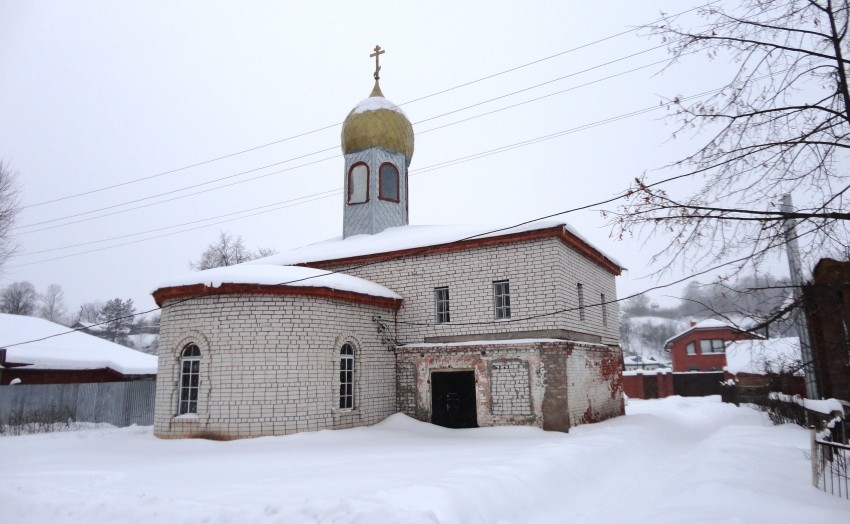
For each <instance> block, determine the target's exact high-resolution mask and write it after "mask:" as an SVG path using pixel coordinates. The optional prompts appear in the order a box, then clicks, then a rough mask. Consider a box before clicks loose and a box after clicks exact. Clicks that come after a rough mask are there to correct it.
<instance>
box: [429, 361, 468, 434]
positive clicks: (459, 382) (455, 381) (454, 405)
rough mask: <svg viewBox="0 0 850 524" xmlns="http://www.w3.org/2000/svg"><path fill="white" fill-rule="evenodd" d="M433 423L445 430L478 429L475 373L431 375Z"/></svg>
mask: <svg viewBox="0 0 850 524" xmlns="http://www.w3.org/2000/svg"><path fill="white" fill-rule="evenodd" d="M431 422H432V423H433V424H436V425H438V426H443V427H444V428H477V427H478V417H477V414H476V412H475V373H474V372H473V371H440V372H434V373H431Z"/></svg>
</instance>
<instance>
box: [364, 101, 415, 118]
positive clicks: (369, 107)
mask: <svg viewBox="0 0 850 524" xmlns="http://www.w3.org/2000/svg"><path fill="white" fill-rule="evenodd" d="M378 109H389V110H390V111H397V112H399V113H401V114H402V116H404V118H407V115H406V114H405V113H404V111H402V110H401V108H400V107H398V106H397V105H395V104H393V103H392V102H390V101H389V100H387V99H386V98H384V97H382V96H370V97H369V98H364V99H363V100H361V101H360V103H359V104H357V105H356V106H354V109H352V110H351V112H352V113H355V114H357V113H364V112H366V111H377V110H378Z"/></svg>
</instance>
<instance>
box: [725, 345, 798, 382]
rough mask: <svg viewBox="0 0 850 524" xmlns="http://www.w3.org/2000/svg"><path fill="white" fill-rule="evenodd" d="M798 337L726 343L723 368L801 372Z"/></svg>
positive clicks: (729, 370)
mask: <svg viewBox="0 0 850 524" xmlns="http://www.w3.org/2000/svg"><path fill="white" fill-rule="evenodd" d="M801 358H802V357H801V353H800V339H799V338H797V337H786V338H768V339H754V340H737V341H734V342H730V343H729V345H728V346H726V368H725V370H726V371H728V372H729V373H731V374H733V375H737V374H738V373H749V374H753V375H764V374H765V373H783V372H785V373H787V372H789V370H790V371H793V372H795V374H798V375H799V374H802V370H801V369H800V362H801Z"/></svg>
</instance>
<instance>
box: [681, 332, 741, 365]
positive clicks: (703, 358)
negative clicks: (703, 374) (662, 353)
mask: <svg viewBox="0 0 850 524" xmlns="http://www.w3.org/2000/svg"><path fill="white" fill-rule="evenodd" d="M751 338H755V337H754V336H752V335H750V334H748V333H742V332H740V331H737V330H734V329H732V328H712V329H697V330H694V331H690V332H688V333H685V334H684V335H682V336H681V337H680V338H678V339H676V340H674V341H673V347H672V348H671V350H670V352H671V353H672V356H673V371H674V372H676V373H681V372H685V371H722V370H723V368H724V367H725V366H726V353H710V354H706V355H703V354H702V353H701V350H700V340H711V339H721V340H724V341H727V342H728V341H730V340H746V339H751ZM691 342H693V343H694V345H695V347H696V354H695V355H688V350H687V346H688V344H690V343H691Z"/></svg>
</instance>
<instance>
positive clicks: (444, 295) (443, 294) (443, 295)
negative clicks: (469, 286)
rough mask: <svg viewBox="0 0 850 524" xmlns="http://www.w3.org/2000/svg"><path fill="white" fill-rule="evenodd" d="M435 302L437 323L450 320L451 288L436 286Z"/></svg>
mask: <svg viewBox="0 0 850 524" xmlns="http://www.w3.org/2000/svg"><path fill="white" fill-rule="evenodd" d="M434 302H435V303H436V305H437V323H438V324H445V323H446V322H450V321H451V315H450V314H449V288H447V287H438V288H435V289H434Z"/></svg>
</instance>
